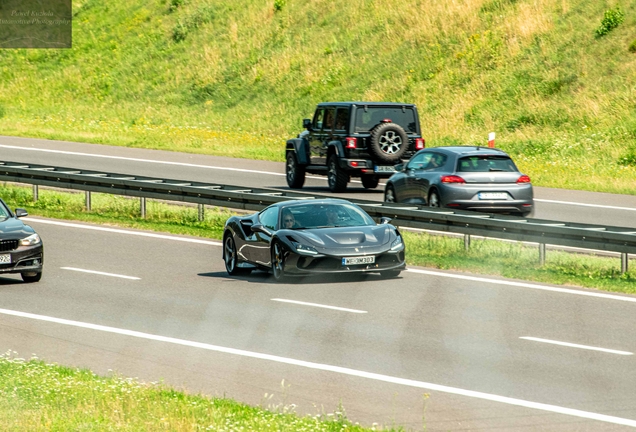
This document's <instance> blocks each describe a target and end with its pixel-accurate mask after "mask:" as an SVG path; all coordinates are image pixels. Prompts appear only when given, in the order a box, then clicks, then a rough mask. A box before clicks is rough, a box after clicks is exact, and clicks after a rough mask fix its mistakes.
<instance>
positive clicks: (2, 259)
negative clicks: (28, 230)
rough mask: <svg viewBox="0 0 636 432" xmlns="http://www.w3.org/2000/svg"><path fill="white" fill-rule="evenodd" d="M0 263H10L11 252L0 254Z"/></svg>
mask: <svg viewBox="0 0 636 432" xmlns="http://www.w3.org/2000/svg"><path fill="white" fill-rule="evenodd" d="M0 264H11V254H0Z"/></svg>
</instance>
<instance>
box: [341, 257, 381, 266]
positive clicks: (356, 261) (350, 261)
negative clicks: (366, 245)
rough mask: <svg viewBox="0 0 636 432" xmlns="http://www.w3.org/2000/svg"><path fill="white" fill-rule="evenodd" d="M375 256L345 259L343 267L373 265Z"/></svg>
mask: <svg viewBox="0 0 636 432" xmlns="http://www.w3.org/2000/svg"><path fill="white" fill-rule="evenodd" d="M374 262H375V257H374V256H365V257H351V258H343V259H342V265H356V264H373V263H374Z"/></svg>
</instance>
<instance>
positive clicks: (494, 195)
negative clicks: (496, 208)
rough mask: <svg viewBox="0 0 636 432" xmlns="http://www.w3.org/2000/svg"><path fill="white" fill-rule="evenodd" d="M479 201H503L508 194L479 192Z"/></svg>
mask: <svg viewBox="0 0 636 432" xmlns="http://www.w3.org/2000/svg"><path fill="white" fill-rule="evenodd" d="M479 199H482V200H505V199H508V194H507V193H505V192H480V193H479Z"/></svg>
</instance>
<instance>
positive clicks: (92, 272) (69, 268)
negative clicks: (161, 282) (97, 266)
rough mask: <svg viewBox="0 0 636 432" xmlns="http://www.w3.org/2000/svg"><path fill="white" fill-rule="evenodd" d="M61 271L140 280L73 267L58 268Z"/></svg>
mask: <svg viewBox="0 0 636 432" xmlns="http://www.w3.org/2000/svg"><path fill="white" fill-rule="evenodd" d="M60 268H61V269H62V270H72V271H76V272H82V273H91V274H96V275H101V276H112V277H117V278H122V279H132V280H140V279H141V278H138V277H135V276H124V275H118V274H114V273H104V272H100V271H95V270H86V269H79V268H75V267H60Z"/></svg>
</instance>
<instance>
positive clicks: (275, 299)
mask: <svg viewBox="0 0 636 432" xmlns="http://www.w3.org/2000/svg"><path fill="white" fill-rule="evenodd" d="M271 300H272V301H277V302H283V303H293V304H297V305H303V306H313V307H317V308H324V309H333V310H337V311H342V312H352V313H358V314H363V313H367V311H363V310H358V309H348V308H343V307H338V306H328V305H323V304H318V303H307V302H302V301H297V300H287V299H281V298H273V299H271Z"/></svg>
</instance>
